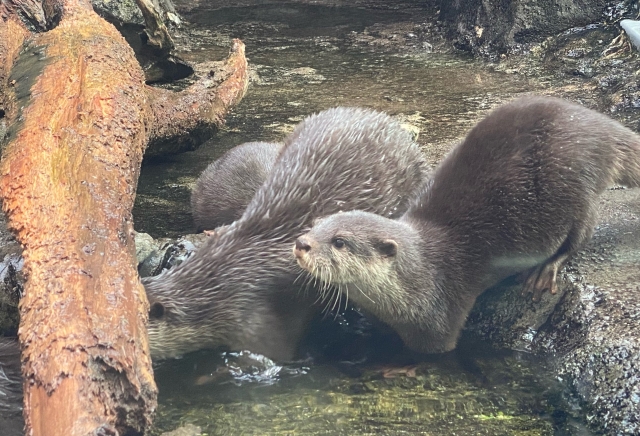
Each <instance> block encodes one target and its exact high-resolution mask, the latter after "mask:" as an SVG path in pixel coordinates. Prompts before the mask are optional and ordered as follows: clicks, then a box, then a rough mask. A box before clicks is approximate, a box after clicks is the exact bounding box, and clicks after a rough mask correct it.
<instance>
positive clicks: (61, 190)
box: [0, 0, 247, 436]
mask: <svg viewBox="0 0 640 436" xmlns="http://www.w3.org/2000/svg"><path fill="white" fill-rule="evenodd" d="M26 3H30V4H33V3H34V2H24V1H20V0H15V2H13V3H12V2H11V1H4V2H2V3H0V94H1V95H0V105H1V106H0V110H2V112H0V118H4V120H2V121H3V122H4V123H5V124H6V126H7V127H8V128H7V136H6V138H5V139H4V140H3V139H2V138H1V137H0V143H1V142H4V143H5V144H6V145H5V146H4V150H3V156H2V162H1V163H0V195H1V196H2V200H3V209H4V211H5V212H6V213H7V217H8V223H9V226H10V228H11V229H12V230H13V231H14V233H15V234H16V236H17V238H18V240H19V241H20V243H21V244H22V245H23V247H24V259H25V264H24V268H25V273H26V275H27V277H28V279H27V283H26V285H25V295H24V297H23V299H22V301H21V303H20V316H21V321H20V330H19V339H20V344H21V348H22V367H23V377H24V385H23V386H24V404H25V409H24V410H25V413H24V415H25V425H26V434H29V435H35V436H38V435H47V436H56V435H65V436H68V435H89V434H92V435H95V434H104V435H112V434H113V435H115V434H120V435H125V434H126V435H130V434H142V433H143V432H144V431H145V430H146V429H147V428H148V427H149V425H150V423H151V418H152V415H153V412H154V410H155V407H156V396H157V390H156V386H155V383H154V380H153V372H152V368H151V360H150V357H149V351H148V344H147V336H146V321H147V313H148V302H147V299H146V296H145V293H144V288H143V287H142V286H141V284H140V281H139V279H138V275H137V271H136V262H135V247H134V243H133V222H132V215H131V209H132V206H133V201H134V197H135V188H136V184H137V179H138V175H139V170H140V163H141V160H142V156H143V152H144V150H145V147H146V145H147V143H148V142H149V140H153V139H157V138H159V137H161V138H162V139H163V140H167V138H171V137H173V138H178V137H179V136H180V135H181V134H187V133H188V131H189V129H190V128H191V127H192V126H198V127H199V128H203V126H206V127H207V128H215V127H216V126H219V125H220V123H221V122H222V120H223V118H224V113H225V112H226V111H227V110H228V108H229V107H230V106H231V105H233V104H235V103H237V102H238V101H239V100H240V99H241V98H242V96H243V95H244V92H245V90H246V84H247V66H246V60H245V59H244V46H243V45H242V43H241V42H240V41H234V50H233V53H232V55H231V56H230V59H229V60H228V62H227V64H226V65H228V66H229V68H227V69H226V70H225V71H226V73H225V74H227V76H226V80H225V78H223V77H221V78H219V79H220V81H219V82H218V83H217V84H218V87H212V86H210V83H211V78H210V77H205V78H204V79H203V80H202V81H200V82H198V83H196V84H195V85H194V87H192V88H191V89H188V90H186V91H185V92H184V94H182V93H177V94H175V95H172V94H170V93H169V91H166V90H158V89H154V88H151V87H148V86H146V85H145V84H144V75H143V72H142V70H141V69H140V67H139V65H138V64H137V62H136V60H135V57H134V55H133V51H132V50H131V48H130V47H129V46H128V45H127V44H126V42H125V41H124V39H123V37H122V36H121V35H120V34H119V33H118V32H117V31H116V29H115V28H114V27H113V26H112V25H110V24H108V23H107V22H106V21H104V20H103V19H101V18H100V17H98V15H97V14H95V13H94V12H93V10H92V8H91V5H90V3H89V2H88V0H49V1H45V2H44V3H43V7H42V11H43V13H44V15H45V18H46V19H45V20H42V19H39V20H37V21H39V22H44V23H47V24H46V27H48V29H42V28H40V29H39V30H46V31H43V32H41V33H34V32H30V31H27V28H26V26H25V25H24V20H21V19H20V18H23V19H24V18H25V14H24V9H21V6H24V4H26ZM27 19H28V17H27ZM30 23H31V26H32V27H33V24H34V21H31V22H30ZM36 27H38V26H36ZM203 83H204V84H203ZM194 92H195V93H198V94H199V95H200V97H201V98H200V99H199V100H198V101H195V100H194V99H193V95H194ZM179 104H187V105H188V107H186V108H184V109H182V111H183V113H185V114H189V116H188V117H183V118H180V117H175V116H174V115H170V116H166V114H164V113H163V111H165V110H170V111H180V108H178V107H176V105H179ZM191 117H197V120H195V122H194V120H192V119H191ZM162 123H171V124H173V125H172V127H168V126H165V125H162Z"/></svg>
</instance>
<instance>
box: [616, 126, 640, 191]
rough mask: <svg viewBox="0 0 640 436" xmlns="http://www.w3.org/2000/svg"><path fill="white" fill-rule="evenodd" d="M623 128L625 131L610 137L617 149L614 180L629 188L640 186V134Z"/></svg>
mask: <svg viewBox="0 0 640 436" xmlns="http://www.w3.org/2000/svg"><path fill="white" fill-rule="evenodd" d="M623 129H624V131H623V132H615V133H614V134H613V135H612V136H611V137H610V139H609V141H612V142H613V143H614V148H615V149H616V151H615V153H616V159H615V163H614V168H612V170H613V182H614V183H617V184H620V185H623V186H627V187H629V188H640V135H638V134H636V133H635V132H633V131H631V130H629V129H627V128H625V127H623ZM619 133H620V134H619Z"/></svg>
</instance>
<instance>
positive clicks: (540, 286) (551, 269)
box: [522, 262, 558, 302]
mask: <svg viewBox="0 0 640 436" xmlns="http://www.w3.org/2000/svg"><path fill="white" fill-rule="evenodd" d="M557 275H558V266H557V265H556V263H555V262H551V263H547V264H544V265H542V266H540V267H538V268H536V269H534V270H533V271H532V272H531V274H529V277H527V279H526V280H525V283H524V287H523V289H522V296H525V295H527V294H533V296H532V299H533V301H536V302H537V301H540V298H541V297H542V294H543V293H544V291H546V290H548V291H549V292H551V293H552V294H555V293H557V292H558V284H557V283H556V277H557Z"/></svg>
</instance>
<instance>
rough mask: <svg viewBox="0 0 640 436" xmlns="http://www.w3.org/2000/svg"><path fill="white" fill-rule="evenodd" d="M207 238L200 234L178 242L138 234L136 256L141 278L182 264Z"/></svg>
mask: <svg viewBox="0 0 640 436" xmlns="http://www.w3.org/2000/svg"><path fill="white" fill-rule="evenodd" d="M206 238H207V236H206V235H204V234H202V233H200V234H197V235H186V236H183V237H181V238H179V239H177V240H174V239H168V238H162V239H157V240H154V239H153V238H152V237H151V236H149V235H148V234H146V233H137V234H136V256H137V257H138V274H140V277H147V276H154V275H157V274H160V272H161V271H162V270H164V269H168V268H171V267H173V266H175V265H179V264H181V263H182V262H183V261H184V260H185V259H187V258H188V257H189V256H191V254H192V253H193V252H194V251H195V250H196V248H197V247H199V246H200V244H202V243H203V242H204V240H205V239H206Z"/></svg>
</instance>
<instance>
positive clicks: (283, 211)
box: [143, 108, 427, 360]
mask: <svg viewBox="0 0 640 436" xmlns="http://www.w3.org/2000/svg"><path fill="white" fill-rule="evenodd" d="M426 174H427V169H426V166H425V164H424V161H423V157H422V154H421V152H420V150H419V149H418V147H417V145H416V144H415V143H414V142H413V141H412V140H411V137H410V135H409V133H408V132H406V131H404V130H403V129H402V128H401V127H400V126H399V124H398V123H397V122H395V121H393V120H392V119H391V118H390V117H388V116H387V115H385V114H382V113H379V112H375V111H371V110H365V109H355V108H335V109H330V110H327V111H324V112H321V113H319V114H317V115H314V116H311V117H309V118H307V119H306V120H305V121H303V122H302V123H301V124H300V125H299V126H298V127H297V128H296V129H295V130H294V132H292V133H291V134H290V135H289V137H288V138H287V139H286V141H285V146H284V149H283V151H282V154H281V155H280V157H279V158H278V160H277V161H276V163H275V165H274V168H273V170H272V172H271V173H270V174H269V176H268V178H267V180H266V181H265V183H264V184H263V185H262V186H261V187H260V189H259V190H258V191H257V192H256V194H255V196H254V198H253V199H252V201H251V202H250V204H249V205H248V207H247V209H246V211H245V212H244V214H243V215H242V217H241V218H240V219H238V220H237V221H235V222H234V223H233V224H231V225H229V226H226V227H225V228H224V231H223V232H220V234H219V235H216V237H215V238H209V239H208V240H207V241H206V242H205V243H204V245H203V246H202V247H201V248H200V249H199V250H198V251H197V252H196V253H195V254H194V255H193V256H192V257H191V258H190V259H188V260H187V261H186V262H184V263H183V264H181V265H179V266H178V267H176V268H173V269H171V270H169V271H166V272H165V273H163V274H161V275H159V276H156V277H151V278H147V279H145V280H143V283H144V285H145V288H146V291H147V295H148V297H149V300H150V302H151V307H152V312H151V315H152V316H150V323H149V340H150V348H151V353H152V356H153V357H154V358H158V357H171V356H176V355H179V354H183V353H186V352H189V351H193V350H197V349H200V348H212V347H216V346H227V347H229V348H232V349H236V350H239V349H251V350H252V351H254V352H258V353H262V354H265V355H267V356H269V357H272V358H275V359H280V360H282V359H285V360H286V359H290V358H292V357H293V355H294V353H295V348H296V345H297V343H298V340H299V339H300V337H301V335H302V333H303V332H304V328H305V327H306V325H307V323H308V321H309V318H310V316H311V315H312V314H313V313H314V312H315V311H316V310H317V308H316V307H314V302H315V300H316V295H315V292H309V293H304V292H300V291H299V288H300V287H301V286H302V283H301V282H297V283H296V280H297V279H298V276H299V275H300V274H301V270H300V268H299V267H298V266H297V265H296V263H295V261H293V259H291V256H290V244H291V242H292V241H294V240H295V238H297V237H298V236H300V235H301V234H302V233H303V231H304V229H305V228H308V227H310V225H311V223H312V220H313V219H314V218H317V217H319V216H322V215H327V214H331V213H336V212H338V211H340V210H351V209H363V210H367V211H370V212H374V213H377V214H381V215H385V216H388V217H391V218H397V217H399V216H401V215H402V213H404V212H405V211H406V209H407V208H408V204H409V199H410V198H413V197H415V195H416V194H417V192H418V190H419V187H420V185H421V183H422V180H424V179H426V177H427V176H426Z"/></svg>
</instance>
